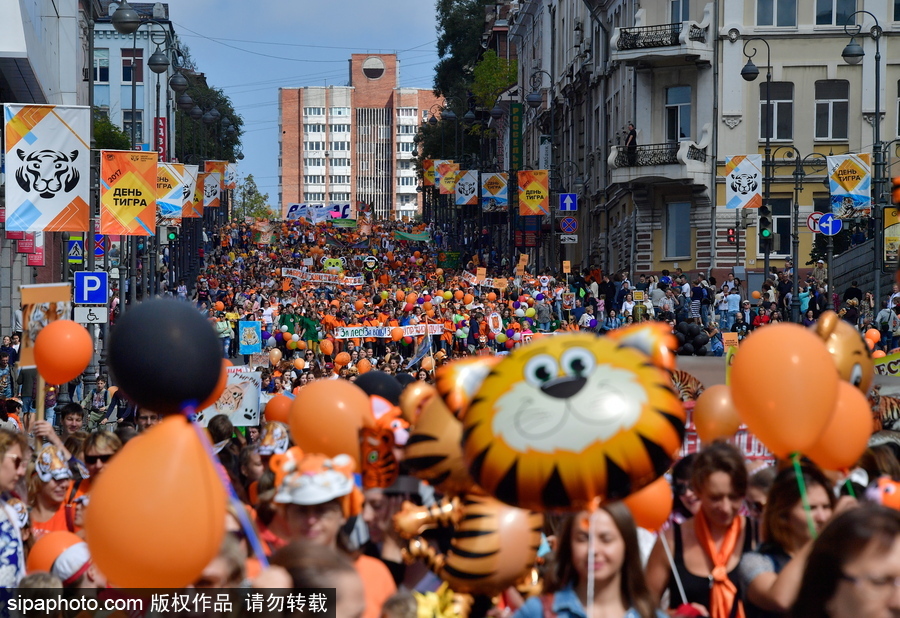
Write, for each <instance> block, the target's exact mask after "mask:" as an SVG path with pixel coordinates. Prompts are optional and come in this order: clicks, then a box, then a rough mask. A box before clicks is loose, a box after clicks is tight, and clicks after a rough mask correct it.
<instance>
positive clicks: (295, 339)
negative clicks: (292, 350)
mask: <svg viewBox="0 0 900 618" xmlns="http://www.w3.org/2000/svg"><path fill="white" fill-rule="evenodd" d="M291 339H292V340H293V341H300V335H291Z"/></svg>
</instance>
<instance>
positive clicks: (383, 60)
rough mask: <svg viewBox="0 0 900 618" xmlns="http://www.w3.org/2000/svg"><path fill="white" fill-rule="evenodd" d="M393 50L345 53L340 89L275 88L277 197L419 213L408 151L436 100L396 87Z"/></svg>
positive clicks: (286, 203) (379, 213)
mask: <svg viewBox="0 0 900 618" xmlns="http://www.w3.org/2000/svg"><path fill="white" fill-rule="evenodd" d="M399 71H400V63H399V61H398V60H397V56H396V55H394V54H353V55H352V57H351V59H350V80H349V85H348V86H327V87H323V86H305V87H301V88H281V89H280V91H279V124H280V129H281V131H280V143H279V147H280V156H279V164H280V167H279V170H278V173H279V202H280V204H281V208H282V212H283V213H286V212H287V210H288V209H289V208H290V205H291V204H294V203H302V204H329V203H349V204H351V205H353V206H354V207H355V205H356V203H357V202H358V201H359V202H364V203H366V204H368V205H370V206H372V208H373V211H374V213H375V216H376V217H377V218H379V219H388V218H391V219H393V218H398V219H402V218H404V217H406V218H407V219H412V217H414V216H415V215H416V214H417V213H418V212H421V198H420V193H419V192H418V191H417V187H418V182H417V179H416V168H415V163H414V160H413V155H412V152H413V150H414V149H415V144H414V138H415V136H416V133H417V132H418V128H419V124H420V123H421V122H423V121H424V120H426V119H427V114H428V110H429V109H431V107H432V106H434V105H435V104H437V103H438V99H437V98H436V97H435V96H434V94H433V93H432V92H431V91H430V90H420V89H417V88H401V87H399V86H398V84H399V77H400V76H399Z"/></svg>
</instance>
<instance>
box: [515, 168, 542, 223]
mask: <svg viewBox="0 0 900 618" xmlns="http://www.w3.org/2000/svg"><path fill="white" fill-rule="evenodd" d="M518 178H519V216H522V217H530V216H535V215H549V214H550V174H549V172H548V171H547V170H519V173H518Z"/></svg>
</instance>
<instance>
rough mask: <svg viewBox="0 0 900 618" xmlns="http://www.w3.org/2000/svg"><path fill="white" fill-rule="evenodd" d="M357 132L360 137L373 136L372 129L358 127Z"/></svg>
mask: <svg viewBox="0 0 900 618" xmlns="http://www.w3.org/2000/svg"><path fill="white" fill-rule="evenodd" d="M356 132H357V134H359V135H371V134H372V127H356Z"/></svg>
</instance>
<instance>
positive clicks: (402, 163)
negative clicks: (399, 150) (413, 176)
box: [397, 161, 412, 170]
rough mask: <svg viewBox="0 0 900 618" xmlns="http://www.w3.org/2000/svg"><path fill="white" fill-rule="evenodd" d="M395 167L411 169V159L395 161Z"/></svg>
mask: <svg viewBox="0 0 900 618" xmlns="http://www.w3.org/2000/svg"><path fill="white" fill-rule="evenodd" d="M397 169H401V170H409V169H412V162H411V161H400V162H398V163H397Z"/></svg>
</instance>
